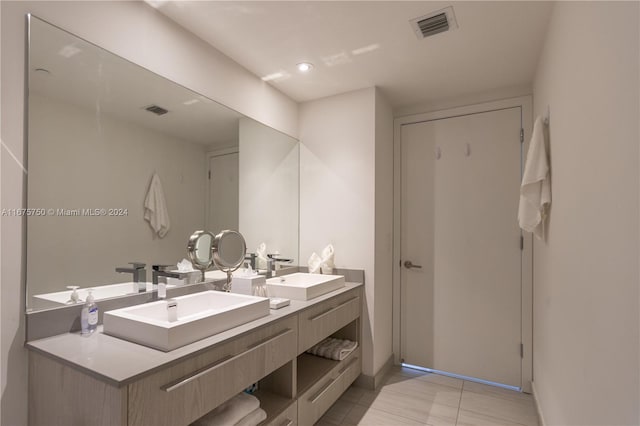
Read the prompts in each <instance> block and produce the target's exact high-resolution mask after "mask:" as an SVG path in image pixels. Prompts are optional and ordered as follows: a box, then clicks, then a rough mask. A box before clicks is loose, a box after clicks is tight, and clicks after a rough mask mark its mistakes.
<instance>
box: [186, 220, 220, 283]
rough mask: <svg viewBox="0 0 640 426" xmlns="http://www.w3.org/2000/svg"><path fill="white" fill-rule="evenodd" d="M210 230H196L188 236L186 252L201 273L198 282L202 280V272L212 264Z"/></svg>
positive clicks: (211, 235) (212, 239)
mask: <svg viewBox="0 0 640 426" xmlns="http://www.w3.org/2000/svg"><path fill="white" fill-rule="evenodd" d="M214 239H215V237H214V236H213V234H212V233H211V232H207V231H196V232H194V233H193V234H192V235H191V237H189V243H188V244H187V253H189V260H191V263H192V264H193V267H194V268H196V269H198V270H199V271H200V272H201V273H202V278H201V280H200V282H204V273H205V271H206V270H207V269H209V268H210V267H211V265H212V264H213V241H214Z"/></svg>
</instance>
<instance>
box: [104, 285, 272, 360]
mask: <svg viewBox="0 0 640 426" xmlns="http://www.w3.org/2000/svg"><path fill="white" fill-rule="evenodd" d="M171 300H174V301H176V302H177V320H176V321H169V314H168V310H167V301H166V300H160V301H157V302H151V303H145V304H143V305H136V306H130V307H128V308H122V309H115V310H113V311H108V312H105V313H104V320H103V324H104V333H105V334H109V335H111V336H115V337H119V338H121V339H125V340H129V341H131V342H134V343H139V344H141V345H145V346H150V347H152V348H155V349H160V350H162V351H165V352H166V351H171V350H173V349H176V348H179V347H181V346H184V345H187V344H189V343H193V342H196V341H198V340H200V339H204V338H205V337H209V336H213V335H214V334H218V333H220V332H223V331H225V330H229V329H230V328H233V327H237V326H239V325H241V324H245V323H247V322H250V321H253V320H255V319H258V318H262V317H264V316H267V315H269V299H266V298H264V297H255V296H247V295H244V294H231V293H223V292H221V291H212V290H209V291H203V292H200V293H194V294H189V295H187V296H180V297H176V298H173V299H171Z"/></svg>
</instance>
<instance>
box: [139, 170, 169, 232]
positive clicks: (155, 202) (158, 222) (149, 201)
mask: <svg viewBox="0 0 640 426" xmlns="http://www.w3.org/2000/svg"><path fill="white" fill-rule="evenodd" d="M144 219H145V220H146V221H147V222H149V225H151V228H152V229H153V232H155V233H156V234H158V236H159V237H160V238H163V237H164V236H165V235H167V232H169V228H170V227H171V223H170V222H169V211H168V210H167V203H166V201H165V199H164V191H163V190H162V184H161V183H160V177H159V176H158V174H157V173H154V174H153V177H152V178H151V184H150V185H149V190H148V191H147V196H146V197H145V199H144Z"/></svg>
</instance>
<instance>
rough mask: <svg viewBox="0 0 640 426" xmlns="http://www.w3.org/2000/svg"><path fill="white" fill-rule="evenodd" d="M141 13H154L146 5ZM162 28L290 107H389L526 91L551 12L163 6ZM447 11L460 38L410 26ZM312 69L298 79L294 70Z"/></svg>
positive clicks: (416, 6)
mask: <svg viewBox="0 0 640 426" xmlns="http://www.w3.org/2000/svg"><path fill="white" fill-rule="evenodd" d="M149 3H153V2H152V1H151V0H149ZM155 5H156V7H158V9H159V10H160V11H161V12H162V13H164V14H165V15H166V16H168V17H169V18H171V19H173V20H174V21H175V22H177V23H178V24H180V25H181V26H183V27H184V28H186V29H188V30H189V31H191V32H193V33H194V34H196V35H197V36H199V37H200V38H202V39H203V40H205V41H207V42H208V43H210V44H211V45H213V46H214V47H216V48H217V49H218V50H220V51H222V52H223V53H224V54H226V55H227V56H229V57H230V58H232V59H233V60H234V61H236V62H238V63H239V64H240V65H242V66H244V67H245V68H247V69H248V70H249V71H251V72H253V73H254V74H256V75H257V76H259V77H264V76H267V75H270V74H273V73H277V72H281V73H284V74H285V75H288V77H284V78H281V79H278V80H273V81H271V82H270V83H271V84H273V85H274V86H275V87H277V88H278V89H279V90H281V91H282V92H283V93H285V94H287V95H288V96H289V97H291V98H292V99H294V100H296V101H298V102H304V101H308V100H312V99H317V98H321V97H325V96H330V95H334V94H338V93H343V92H347V91H351V90H356V89H360V88H365V87H371V86H378V87H379V88H380V89H381V90H382V91H383V93H384V94H385V95H386V97H387V98H388V99H389V101H390V102H391V104H392V106H393V107H396V108H398V107H403V106H408V105H414V104H418V103H423V102H438V101H441V100H446V99H451V98H457V97H463V96H468V95H472V94H476V93H483V92H487V91H490V90H494V89H502V88H507V87H522V86H527V85H530V84H531V81H532V78H533V74H534V71H535V66H536V63H537V60H538V56H539V53H540V51H541V48H542V43H543V41H544V35H545V32H546V27H547V22H548V19H549V15H550V11H551V2H544V1H531V2H524V1H497V2H483V1H471V2H461V1H453V2H437V1H281V2H280V1H170V2H155ZM449 5H453V8H454V12H455V16H456V19H457V22H458V26H459V28H458V29H457V30H454V31H449V32H446V33H441V34H438V35H435V36H433V37H430V38H427V39H424V40H418V38H417V37H416V35H415V34H414V32H413V30H412V28H411V26H410V24H409V20H410V19H412V18H416V17H419V16H422V15H425V14H428V13H430V12H433V11H436V10H438V9H442V8H444V7H446V6H449ZM303 61H307V62H311V63H313V64H314V66H315V67H314V69H313V70H312V72H310V73H308V74H304V75H303V74H300V73H299V72H298V71H297V70H296V68H295V65H296V64H297V63H299V62H303Z"/></svg>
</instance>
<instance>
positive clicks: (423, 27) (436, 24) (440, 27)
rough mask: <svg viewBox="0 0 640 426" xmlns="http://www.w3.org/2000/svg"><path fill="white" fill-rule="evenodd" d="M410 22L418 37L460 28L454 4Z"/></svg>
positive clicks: (421, 37)
mask: <svg viewBox="0 0 640 426" xmlns="http://www.w3.org/2000/svg"><path fill="white" fill-rule="evenodd" d="M409 23H410V24H411V27H412V28H413V30H414V31H415V33H416V36H417V37H418V39H423V38H427V37H429V36H432V35H436V34H439V33H443V32H445V31H449V30H455V29H456V28H458V23H457V22H456V16H455V15H454V13H453V7H452V6H449V7H447V8H444V9H441V10H437V11H435V12H433V13H429V14H428V15H424V16H420V17H419V18H415V19H412V20H410V21H409Z"/></svg>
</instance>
